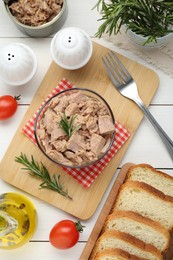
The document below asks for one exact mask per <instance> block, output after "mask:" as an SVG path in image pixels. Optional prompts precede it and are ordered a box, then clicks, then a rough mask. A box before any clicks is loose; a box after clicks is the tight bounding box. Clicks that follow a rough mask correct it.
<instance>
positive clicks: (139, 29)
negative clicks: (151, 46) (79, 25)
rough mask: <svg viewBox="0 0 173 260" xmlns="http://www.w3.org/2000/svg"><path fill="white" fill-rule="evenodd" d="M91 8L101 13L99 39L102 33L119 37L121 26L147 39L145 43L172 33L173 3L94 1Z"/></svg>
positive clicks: (158, 0) (144, 0)
mask: <svg viewBox="0 0 173 260" xmlns="http://www.w3.org/2000/svg"><path fill="white" fill-rule="evenodd" d="M93 8H97V10H99V11H100V13H101V18H100V19H99V21H102V22H103V23H102V24H101V25H100V27H99V28H98V31H97V33H96V36H97V37H99V38H100V37H101V36H102V34H103V33H104V32H105V33H108V34H109V36H110V35H111V34H118V32H120V28H121V26H122V25H125V26H126V28H127V29H130V30H132V31H133V32H135V33H136V34H139V35H142V36H144V37H147V38H148V39H147V42H152V41H157V40H156V39H157V38H158V37H162V36H165V35H166V34H168V33H170V32H173V30H172V28H171V27H172V25H173V1H172V0H169V1H164V0H154V1H153V0H126V1H120V0H111V1H106V0H97V3H96V5H95V6H94V7H93ZM147 42H146V43H147Z"/></svg>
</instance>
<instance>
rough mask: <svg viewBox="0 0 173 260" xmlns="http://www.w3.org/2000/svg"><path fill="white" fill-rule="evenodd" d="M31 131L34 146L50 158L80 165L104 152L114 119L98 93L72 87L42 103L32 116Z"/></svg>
mask: <svg viewBox="0 0 173 260" xmlns="http://www.w3.org/2000/svg"><path fill="white" fill-rule="evenodd" d="M67 123H68V124H69V125H68V127H67ZM70 124H71V126H73V127H70ZM64 129H66V130H68V131H67V132H66V131H64ZM34 134H35V139H36V142H37V145H38V147H39V148H40V150H41V151H42V153H43V154H44V155H45V156H47V157H48V158H49V159H50V160H51V161H53V162H55V163H57V164H58V165H61V166H63V167H67V168H82V167H86V166H90V165H92V164H94V163H96V162H97V161H99V160H100V159H101V158H103V157H104V156H105V155H106V154H107V153H108V151H109V150H110V148H111V146H112V144H113V141H114V137H115V119H114V115H113V113H112V110H111V108H110V106H109V105H108V103H107V102H106V101H105V100H104V99H103V97H101V96H100V95H99V94H98V93H96V92H94V91H93V90H89V89H85V88H72V89H67V90H63V91H61V92H60V93H58V94H56V95H55V96H54V97H52V98H50V99H49V100H47V101H46V102H45V103H44V105H43V106H42V107H41V109H40V110H39V112H38V114H37V116H36V121H35V125H34Z"/></svg>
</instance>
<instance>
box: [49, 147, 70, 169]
mask: <svg viewBox="0 0 173 260" xmlns="http://www.w3.org/2000/svg"><path fill="white" fill-rule="evenodd" d="M48 155H49V156H50V157H51V158H52V159H54V160H56V161H58V162H59V163H62V164H65V165H69V166H71V165H72V162H71V161H70V160H68V159H67V158H66V157H65V156H64V155H63V154H62V153H59V152H58V151H56V150H52V151H50V152H49V153H48Z"/></svg>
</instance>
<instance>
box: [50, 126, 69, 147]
mask: <svg viewBox="0 0 173 260" xmlns="http://www.w3.org/2000/svg"><path fill="white" fill-rule="evenodd" d="M64 136H66V133H65V132H64V131H63V129H61V128H60V127H59V126H57V127H56V128H54V129H53V130H52V131H51V139H50V142H51V143H52V142H53V141H55V140H58V139H59V138H61V137H64Z"/></svg>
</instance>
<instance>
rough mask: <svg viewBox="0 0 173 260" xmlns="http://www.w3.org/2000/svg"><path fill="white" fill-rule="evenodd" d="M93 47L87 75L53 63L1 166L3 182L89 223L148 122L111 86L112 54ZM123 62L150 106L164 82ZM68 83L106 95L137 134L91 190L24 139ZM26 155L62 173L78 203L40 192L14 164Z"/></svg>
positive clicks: (122, 120) (34, 181)
mask: <svg viewBox="0 0 173 260" xmlns="http://www.w3.org/2000/svg"><path fill="white" fill-rule="evenodd" d="M93 45H94V50H93V55H92V58H91V60H90V61H89V63H88V64H87V65H86V66H85V67H84V68H82V69H79V70H76V71H68V70H64V69H62V68H60V67H59V66H57V65H56V64H55V63H54V62H52V64H51V66H50V68H49V70H48V71H47V73H46V75H45V77H44V79H43V81H42V83H41V85H40V86H39V88H38V90H37V92H36V94H35V96H34V98H33V101H32V102H31V105H30V107H29V109H28V111H27V113H26V114H25V116H24V118H23V120H22V123H21V124H20V126H19V128H18V130H17V132H16V134H15V136H14V138H13V140H12V142H11V144H10V146H9V148H8V150H7V152H6V154H5V156H4V158H3V159H2V161H1V164H0V178H1V179H3V180H4V181H6V182H8V183H10V184H12V185H14V186H16V187H18V188H19V189H21V190H24V191H25V192H28V193H30V194H32V195H34V196H36V197H37V198H40V199H41V200H43V201H45V202H47V203H50V204H51V205H53V206H55V207H57V208H60V209H62V210H64V211H66V212H68V213H70V214H72V215H74V216H76V217H78V218H80V219H88V218H90V217H91V216H92V215H93V213H94V212H95V210H96V208H97V206H98V204H99V202H100V200H101V198H102V196H103V194H104V192H105V190H106V188H107V186H108V184H109V183H110V181H111V179H112V177H113V175H114V173H115V171H116V169H117V167H118V165H119V163H120V161H121V159H122V157H123V155H124V153H125V151H126V149H127V148H128V146H129V144H130V142H131V140H132V138H133V136H134V133H135V131H136V129H137V127H138V125H139V123H140V121H141V119H142V117H143V114H142V112H141V111H140V110H139V108H138V107H137V106H136V105H135V104H134V103H133V102H132V101H130V100H128V99H126V98H124V97H122V96H121V95H120V94H119V93H118V92H117V91H116V89H115V88H114V86H113V85H112V83H111V82H110V80H109V78H108V76H107V74H106V71H105V69H104V67H103V64H102V60H101V58H102V56H103V55H104V54H105V53H107V51H108V49H107V48H105V47H103V46H101V45H98V44H96V43H93ZM119 57H120V59H121V60H122V61H123V62H124V63H125V65H126V67H127V68H128V70H129V71H130V73H131V74H132V76H133V77H134V79H135V81H136V82H137V85H138V89H139V93H140V96H141V98H142V99H143V101H144V103H145V104H146V105H147V106H148V105H149V103H150V102H151V100H152V98H153V96H154V94H155V92H156V90H157V87H158V85H159V79H158V76H157V75H156V73H155V72H153V71H152V70H150V69H148V68H146V67H144V66H142V65H140V64H138V63H136V62H134V61H131V60H129V59H128V58H125V57H123V56H120V55H119ZM45 62H46V57H45ZM62 78H66V79H68V80H69V81H71V82H72V83H73V84H75V86H76V87H85V88H88V89H93V90H95V91H97V92H98V93H99V94H101V95H102V96H103V97H104V98H105V100H106V101H107V102H108V103H109V105H110V107H111V108H112V110H113V113H114V116H115V119H116V120H117V121H119V122H120V123H121V124H123V125H124V126H125V127H126V129H128V131H130V133H131V137H130V139H129V140H128V141H127V142H126V143H125V145H123V147H122V148H121V149H120V150H119V152H118V153H117V154H116V155H115V156H114V158H113V159H112V160H111V162H110V163H109V165H108V166H107V167H106V168H105V169H104V171H103V172H102V173H101V174H100V176H99V177H98V178H97V179H96V180H95V181H94V183H93V184H92V186H91V187H90V188H89V189H85V188H83V187H82V186H81V185H80V184H79V183H78V182H76V181H75V180H74V179H73V178H72V177H70V176H69V175H68V174H67V173H65V172H64V171H63V170H62V168H61V167H59V166H57V165H56V164H54V163H52V162H51V161H49V160H48V159H47V158H46V157H45V156H44V155H43V154H42V153H41V152H40V150H39V149H38V147H36V146H35V145H34V144H33V143H32V142H31V141H30V140H29V139H28V138H27V137H25V136H24V135H23V134H21V129H22V127H23V126H24V125H25V123H26V122H27V121H28V120H29V119H30V118H31V117H32V115H33V114H34V113H35V111H36V110H37V109H38V107H39V105H40V104H41V102H42V101H43V100H44V98H45V97H46V96H47V95H48V94H49V93H50V92H51V91H52V89H53V88H54V87H55V86H56V85H57V83H58V82H59V81H60V80H61V79H62ZM21 152H22V153H25V154H26V155H27V156H28V157H30V156H31V155H33V156H34V158H35V160H37V161H42V162H43V163H44V164H45V165H46V166H47V168H48V170H49V172H51V173H52V174H54V173H59V174H60V175H61V181H62V182H63V183H64V187H65V188H67V189H68V191H69V195H70V196H71V197H72V198H73V200H71V201H70V200H69V199H67V198H64V197H63V196H61V195H59V194H58V193H56V192H53V191H48V190H40V189H39V188H38V187H39V184H40V181H39V180H37V179H35V178H33V177H31V176H29V175H28V174H27V173H26V172H24V171H22V170H21V165H20V164H18V163H16V162H15V161H14V158H15V156H19V155H20V153H21Z"/></svg>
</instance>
